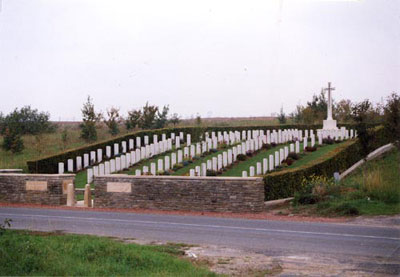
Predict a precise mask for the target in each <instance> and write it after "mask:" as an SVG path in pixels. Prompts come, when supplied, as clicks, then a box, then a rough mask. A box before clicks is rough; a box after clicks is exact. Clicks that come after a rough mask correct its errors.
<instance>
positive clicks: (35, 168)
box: [27, 124, 354, 173]
mask: <svg viewBox="0 0 400 277" xmlns="http://www.w3.org/2000/svg"><path fill="white" fill-rule="evenodd" d="M341 126H345V127H346V128H353V127H354V126H352V125H349V124H343V125H341ZM320 128H322V125H294V124H287V125H268V126H266V125H260V126H230V127H182V128H168V129H157V130H143V131H137V132H133V133H130V134H126V135H123V136H119V137H115V138H114V139H111V140H106V141H102V142H97V143H94V144H90V145H87V146H84V147H80V148H76V149H70V150H67V151H65V152H62V153H59V154H56V155H51V156H47V157H45V158H42V159H38V160H32V161H28V162H27V164H28V169H29V172H30V173H58V163H60V162H64V163H66V162H67V160H68V159H75V158H76V157H77V156H83V154H86V153H90V151H96V150H97V149H99V148H101V149H103V154H104V155H105V148H106V146H108V145H109V146H111V149H112V152H113V151H114V147H112V145H113V144H114V143H120V142H121V141H128V140H129V139H132V138H133V139H135V145H136V137H141V138H142V144H143V143H144V141H143V140H144V139H143V138H144V136H146V135H147V136H149V141H150V143H151V142H152V140H153V135H159V136H161V134H163V133H165V134H166V135H167V137H169V136H170V134H171V133H175V134H176V135H179V132H184V133H185V134H191V135H192V141H193V142H196V141H198V140H199V137H200V135H201V134H203V133H204V132H206V131H208V132H211V131H215V132H218V131H219V132H224V131H227V132H229V131H235V130H236V131H243V130H257V129H261V130H276V129H299V130H305V129H313V130H316V129H320ZM74 164H75V163H74Z"/></svg>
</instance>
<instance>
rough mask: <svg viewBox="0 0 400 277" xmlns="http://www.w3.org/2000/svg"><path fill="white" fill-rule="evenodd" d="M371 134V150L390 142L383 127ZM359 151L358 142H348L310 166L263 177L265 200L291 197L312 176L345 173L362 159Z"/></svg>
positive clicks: (330, 175) (329, 175)
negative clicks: (372, 135) (305, 179)
mask: <svg viewBox="0 0 400 277" xmlns="http://www.w3.org/2000/svg"><path fill="white" fill-rule="evenodd" d="M371 132H373V133H374V139H373V142H372V145H371V146H372V149H377V148H379V147H380V146H383V145H385V144H387V143H389V142H390V141H389V139H388V136H387V135H386V134H385V130H384V128H383V127H377V128H375V129H373V130H371ZM360 149H361V147H360V143H359V141H358V140H349V141H347V142H345V143H344V144H343V145H341V146H339V147H338V148H336V149H335V150H334V151H332V152H330V153H328V154H327V155H324V156H322V157H320V158H318V159H316V160H315V161H313V162H312V163H311V164H307V165H304V166H301V167H298V168H294V169H288V170H283V171H278V172H272V173H270V174H267V175H266V176H265V177H264V184H265V200H275V199H280V198H286V197H292V196H293V195H294V193H295V192H296V191H298V190H299V187H300V186H301V182H302V180H303V179H304V178H308V177H309V176H311V175H313V174H314V175H323V176H327V177H332V176H333V173H334V172H343V171H345V170H346V169H348V168H349V167H351V166H352V165H353V164H355V163H356V162H358V161H359V160H361V159H362V158H363V157H362V155H361V151H360Z"/></svg>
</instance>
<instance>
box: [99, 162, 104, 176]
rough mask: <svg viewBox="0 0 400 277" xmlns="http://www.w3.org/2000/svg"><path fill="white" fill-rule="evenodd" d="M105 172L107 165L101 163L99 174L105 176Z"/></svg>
mask: <svg viewBox="0 0 400 277" xmlns="http://www.w3.org/2000/svg"><path fill="white" fill-rule="evenodd" d="M104 174H105V165H104V164H99V176H104Z"/></svg>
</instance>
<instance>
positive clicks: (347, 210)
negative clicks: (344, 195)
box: [332, 202, 360, 215]
mask: <svg viewBox="0 0 400 277" xmlns="http://www.w3.org/2000/svg"><path fill="white" fill-rule="evenodd" d="M332 210H333V211H334V212H335V213H337V214H339V215H359V214H360V211H359V210H358V208H357V207H356V206H354V205H352V204H351V203H347V202H345V203H343V204H340V205H338V206H336V207H333V208H332Z"/></svg>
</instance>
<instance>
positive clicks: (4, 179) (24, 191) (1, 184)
mask: <svg viewBox="0 0 400 277" xmlns="http://www.w3.org/2000/svg"><path fill="white" fill-rule="evenodd" d="M74 178H75V174H2V173H0V202H3V203H32V204H42V205H66V203H67V195H66V187H67V185H68V184H70V183H73V182H74Z"/></svg>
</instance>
